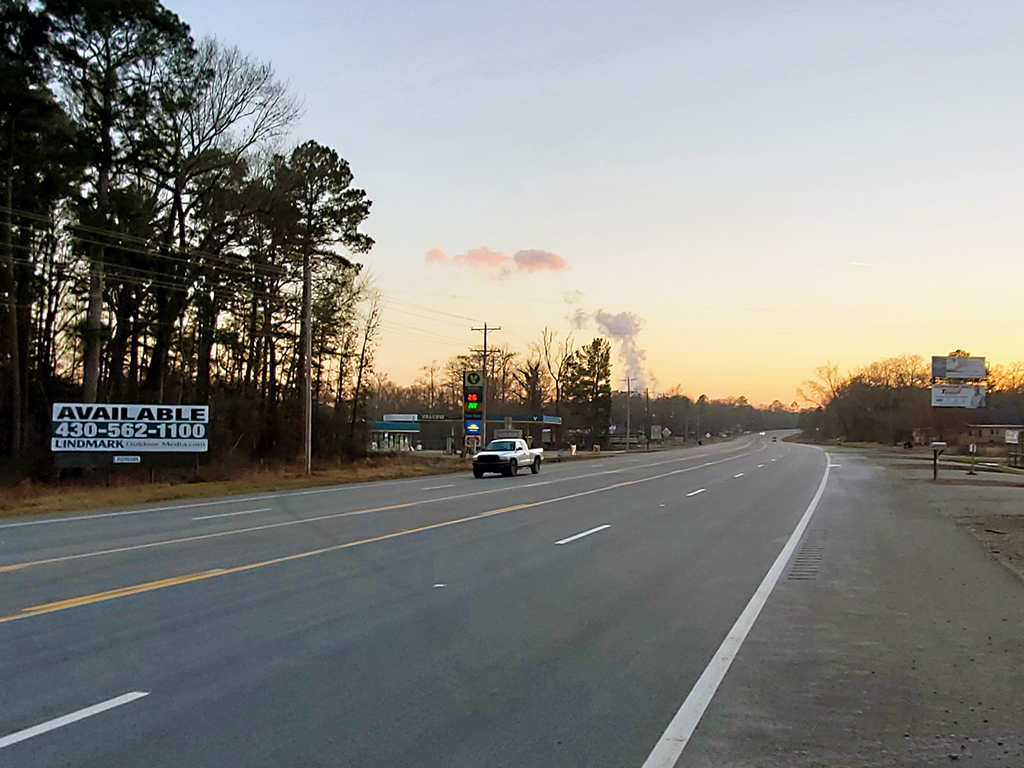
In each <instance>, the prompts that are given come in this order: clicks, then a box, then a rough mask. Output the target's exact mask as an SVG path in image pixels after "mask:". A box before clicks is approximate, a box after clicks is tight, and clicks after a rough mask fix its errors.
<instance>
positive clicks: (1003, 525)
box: [958, 512, 1024, 579]
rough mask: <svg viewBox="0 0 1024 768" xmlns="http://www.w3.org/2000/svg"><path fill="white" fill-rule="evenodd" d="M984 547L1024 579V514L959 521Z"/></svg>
mask: <svg viewBox="0 0 1024 768" xmlns="http://www.w3.org/2000/svg"><path fill="white" fill-rule="evenodd" d="M958 522H959V523H960V525H963V526H964V527H966V528H967V530H969V531H970V532H971V533H973V534H974V535H975V537H977V539H978V540H979V541H980V542H981V543H982V544H983V545H984V547H985V549H986V550H987V551H988V553H989V555H990V556H991V557H993V558H994V559H996V560H998V561H999V562H1000V563H1002V564H1003V565H1005V566H1006V567H1007V568H1009V569H1010V570H1011V571H1013V572H1014V573H1015V574H1017V576H1019V577H1020V578H1021V579H1024V512H1022V513H1020V514H1017V515H989V516H988V517H971V518H963V519H961V520H959V521H958Z"/></svg>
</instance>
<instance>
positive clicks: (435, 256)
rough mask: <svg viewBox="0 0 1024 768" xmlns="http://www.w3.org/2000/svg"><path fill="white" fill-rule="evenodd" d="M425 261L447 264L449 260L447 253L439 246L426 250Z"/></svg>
mask: <svg viewBox="0 0 1024 768" xmlns="http://www.w3.org/2000/svg"><path fill="white" fill-rule="evenodd" d="M427 263H428V264H449V263H451V262H450V260H449V259H448V254H447V253H445V252H444V251H442V250H441V249H440V248H431V249H430V250H429V251H427Z"/></svg>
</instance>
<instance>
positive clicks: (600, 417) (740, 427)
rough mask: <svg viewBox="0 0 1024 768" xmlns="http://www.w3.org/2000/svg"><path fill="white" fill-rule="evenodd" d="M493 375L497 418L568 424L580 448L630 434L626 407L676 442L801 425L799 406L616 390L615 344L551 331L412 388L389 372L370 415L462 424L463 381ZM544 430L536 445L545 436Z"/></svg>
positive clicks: (491, 396)
mask: <svg viewBox="0 0 1024 768" xmlns="http://www.w3.org/2000/svg"><path fill="white" fill-rule="evenodd" d="M484 370H486V374H487V381H488V389H487V402H488V412H489V413H490V414H507V415H513V414H516V415H526V416H537V415H551V416H558V417H560V418H561V419H562V425H561V426H560V427H556V428H555V429H554V430H553V434H552V438H553V440H554V441H555V443H556V444H559V445H564V444H567V443H570V442H572V443H577V444H580V445H584V446H587V447H589V446H591V445H600V446H607V445H608V444H609V437H610V436H611V431H612V429H613V428H614V429H616V431H617V432H622V431H624V428H625V425H626V422H627V401H628V408H629V409H630V414H631V418H630V419H629V421H630V423H631V426H632V432H633V434H634V435H636V434H638V433H639V432H641V431H643V432H644V433H645V434H647V435H650V428H651V427H652V426H655V425H656V426H658V427H661V428H662V429H665V428H667V429H668V430H669V433H670V435H671V436H672V437H674V438H676V439H683V440H686V439H690V440H696V439H698V438H700V437H702V436H704V435H708V434H710V435H714V436H719V435H721V434H729V435H731V434H736V433H739V432H750V431H760V430H767V429H791V428H794V427H795V426H796V422H797V413H796V411H795V404H793V405H792V406H785V405H783V404H782V403H781V402H779V401H778V400H776V401H775V402H773V403H772V404H771V405H770V406H768V407H756V406H754V405H751V404H750V403H749V402H748V401H747V399H746V398H745V397H729V398H722V399H711V398H708V397H707V396H706V395H701V396H699V397H697V398H695V399H694V398H690V397H688V396H686V395H684V394H683V393H682V390H681V387H679V386H675V387H672V388H671V389H669V390H667V391H665V392H657V393H655V394H654V395H653V396H651V395H650V394H649V393H642V392H637V391H634V392H633V393H632V394H627V393H626V392H621V391H615V390H613V388H612V370H611V345H610V344H609V342H608V340H607V339H604V338H595V339H592V340H591V341H590V342H588V343H586V344H583V345H581V346H579V347H577V346H576V343H575V340H574V339H573V337H572V335H571V334H570V335H568V336H567V337H566V338H564V339H560V338H559V337H558V334H557V333H555V332H553V331H551V330H549V329H546V328H545V329H544V330H543V331H542V332H541V337H540V339H538V340H537V341H536V342H534V343H532V344H530V345H529V346H528V349H527V351H526V352H517V351H515V350H513V349H511V348H508V347H505V346H501V345H499V346H497V347H493V348H491V349H490V350H488V354H487V360H486V365H485V363H484V359H483V352H482V350H477V351H475V352H472V353H469V354H465V355H455V356H453V357H451V358H449V359H448V360H447V361H446V362H445V363H444V364H439V363H438V362H437V361H434V362H432V363H430V364H429V365H425V366H424V367H423V368H422V369H421V372H420V375H419V376H418V377H417V378H416V380H415V381H414V382H413V383H412V384H411V385H409V386H401V385H398V384H396V383H394V382H392V381H390V380H389V379H388V377H387V374H386V373H383V372H381V373H376V374H374V380H373V382H372V387H371V389H372V395H371V402H370V412H371V413H372V414H374V416H375V417H376V418H380V417H381V416H382V415H383V414H386V413H435V414H442V415H446V416H449V417H451V418H458V417H459V415H460V414H461V408H462V382H463V374H464V373H465V372H466V371H484ZM539 429H540V428H539V427H537V429H536V431H537V432H538V434H535V435H534V437H535V439H539V438H540V434H539Z"/></svg>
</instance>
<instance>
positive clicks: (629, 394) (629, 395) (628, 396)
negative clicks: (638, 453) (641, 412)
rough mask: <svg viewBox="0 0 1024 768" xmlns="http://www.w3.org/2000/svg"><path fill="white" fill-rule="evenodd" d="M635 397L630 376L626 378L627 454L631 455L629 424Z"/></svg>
mask: <svg viewBox="0 0 1024 768" xmlns="http://www.w3.org/2000/svg"><path fill="white" fill-rule="evenodd" d="M632 397H633V389H632V387H630V384H629V376H627V377H626V453H629V434H630V431H631V429H630V423H629V405H630V404H629V401H630V400H631V399H632Z"/></svg>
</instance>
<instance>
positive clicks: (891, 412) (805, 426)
mask: <svg viewBox="0 0 1024 768" xmlns="http://www.w3.org/2000/svg"><path fill="white" fill-rule="evenodd" d="M958 351H959V350H958ZM951 354H956V353H951ZM987 373H988V378H987V382H986V389H987V401H986V407H985V408H982V409H977V410H964V409H942V408H940V409H933V408H932V406H931V361H930V360H928V359H926V358H924V357H922V356H921V355H915V354H904V355H898V356H896V357H889V358H885V359H882V360H877V361H875V362H872V363H869V364H868V365H865V366H861V367H860V368H857V369H854V370H852V371H848V372H846V373H842V372H841V371H840V370H839V366H838V365H836V364H835V363H832V362H827V363H825V364H824V365H821V366H818V368H817V369H816V370H815V377H814V378H813V379H811V380H808V381H806V382H804V386H803V387H802V388H801V390H800V396H801V397H802V399H803V400H805V401H806V402H807V403H808V404H809V407H807V408H806V409H805V410H804V411H803V412H802V413H801V416H800V428H801V429H802V430H803V432H804V434H805V435H806V436H808V437H810V438H812V439H820V440H834V439H846V440H852V441H858V442H877V443H884V444H889V445H893V444H899V443H905V442H908V441H913V440H914V438H915V435H917V436H919V437H920V436H922V435H925V434H927V435H931V436H933V437H934V436H938V435H939V434H940V433H941V432H943V430H946V429H956V428H958V427H960V426H962V425H964V424H966V423H968V422H971V423H988V424H1020V423H1022V420H1024V363H1022V362H1013V363H1008V364H997V365H992V366H990V367H989V368H988V371H987Z"/></svg>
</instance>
